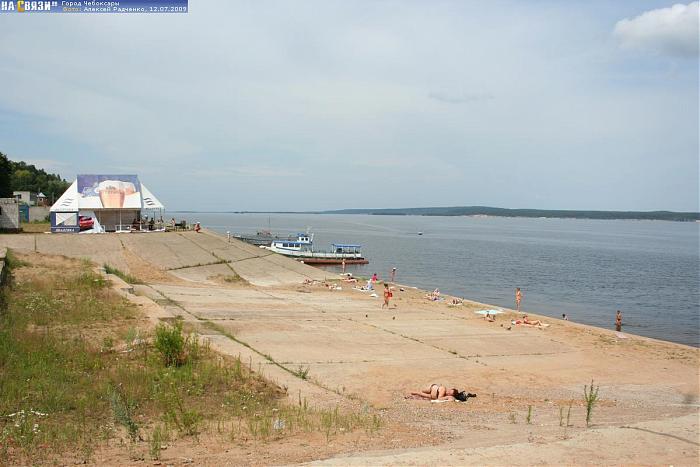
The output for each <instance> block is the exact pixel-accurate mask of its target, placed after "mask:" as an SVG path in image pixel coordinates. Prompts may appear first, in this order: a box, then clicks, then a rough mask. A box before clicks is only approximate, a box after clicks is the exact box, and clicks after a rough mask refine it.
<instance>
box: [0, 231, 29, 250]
mask: <svg viewBox="0 0 700 467" xmlns="http://www.w3.org/2000/svg"><path fill="white" fill-rule="evenodd" d="M34 237H36V235H28V234H1V235H0V245H2V246H4V247H7V248H11V249H13V250H18V251H23V252H27V251H34Z"/></svg>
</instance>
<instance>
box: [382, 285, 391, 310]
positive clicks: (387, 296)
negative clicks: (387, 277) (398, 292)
mask: <svg viewBox="0 0 700 467" xmlns="http://www.w3.org/2000/svg"><path fill="white" fill-rule="evenodd" d="M392 295H393V294H392V293H391V289H390V288H389V284H386V283H385V284H384V303H382V308H384V307H387V308H389V300H391V297H392Z"/></svg>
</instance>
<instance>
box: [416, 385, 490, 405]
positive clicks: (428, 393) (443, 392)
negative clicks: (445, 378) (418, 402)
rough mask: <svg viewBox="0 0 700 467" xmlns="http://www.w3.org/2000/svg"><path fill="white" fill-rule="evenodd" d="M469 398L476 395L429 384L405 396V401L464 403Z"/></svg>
mask: <svg viewBox="0 0 700 467" xmlns="http://www.w3.org/2000/svg"><path fill="white" fill-rule="evenodd" d="M470 397H476V394H470V393H467V392H464V391H460V390H459V389H457V388H452V389H448V388H446V387H445V386H441V385H439V384H431V385H430V386H428V387H427V388H425V389H421V391H420V392H412V393H411V394H409V395H407V396H406V399H426V400H431V401H455V400H457V401H461V402H464V401H466V400H467V399H468V398H470Z"/></svg>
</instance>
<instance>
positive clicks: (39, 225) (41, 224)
mask: <svg viewBox="0 0 700 467" xmlns="http://www.w3.org/2000/svg"><path fill="white" fill-rule="evenodd" d="M20 228H21V229H22V232H24V233H44V232H50V231H51V223H50V222H45V221H34V222H22V223H21V224H20Z"/></svg>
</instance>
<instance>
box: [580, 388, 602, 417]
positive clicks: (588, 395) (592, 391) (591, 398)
mask: <svg viewBox="0 0 700 467" xmlns="http://www.w3.org/2000/svg"><path fill="white" fill-rule="evenodd" d="M599 389H600V386H596V387H593V380H591V386H590V388H589V387H588V386H587V385H584V386H583V398H584V400H585V401H586V427H588V426H589V425H590V423H591V416H592V415H593V407H595V405H596V402H598V390H599Z"/></svg>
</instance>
